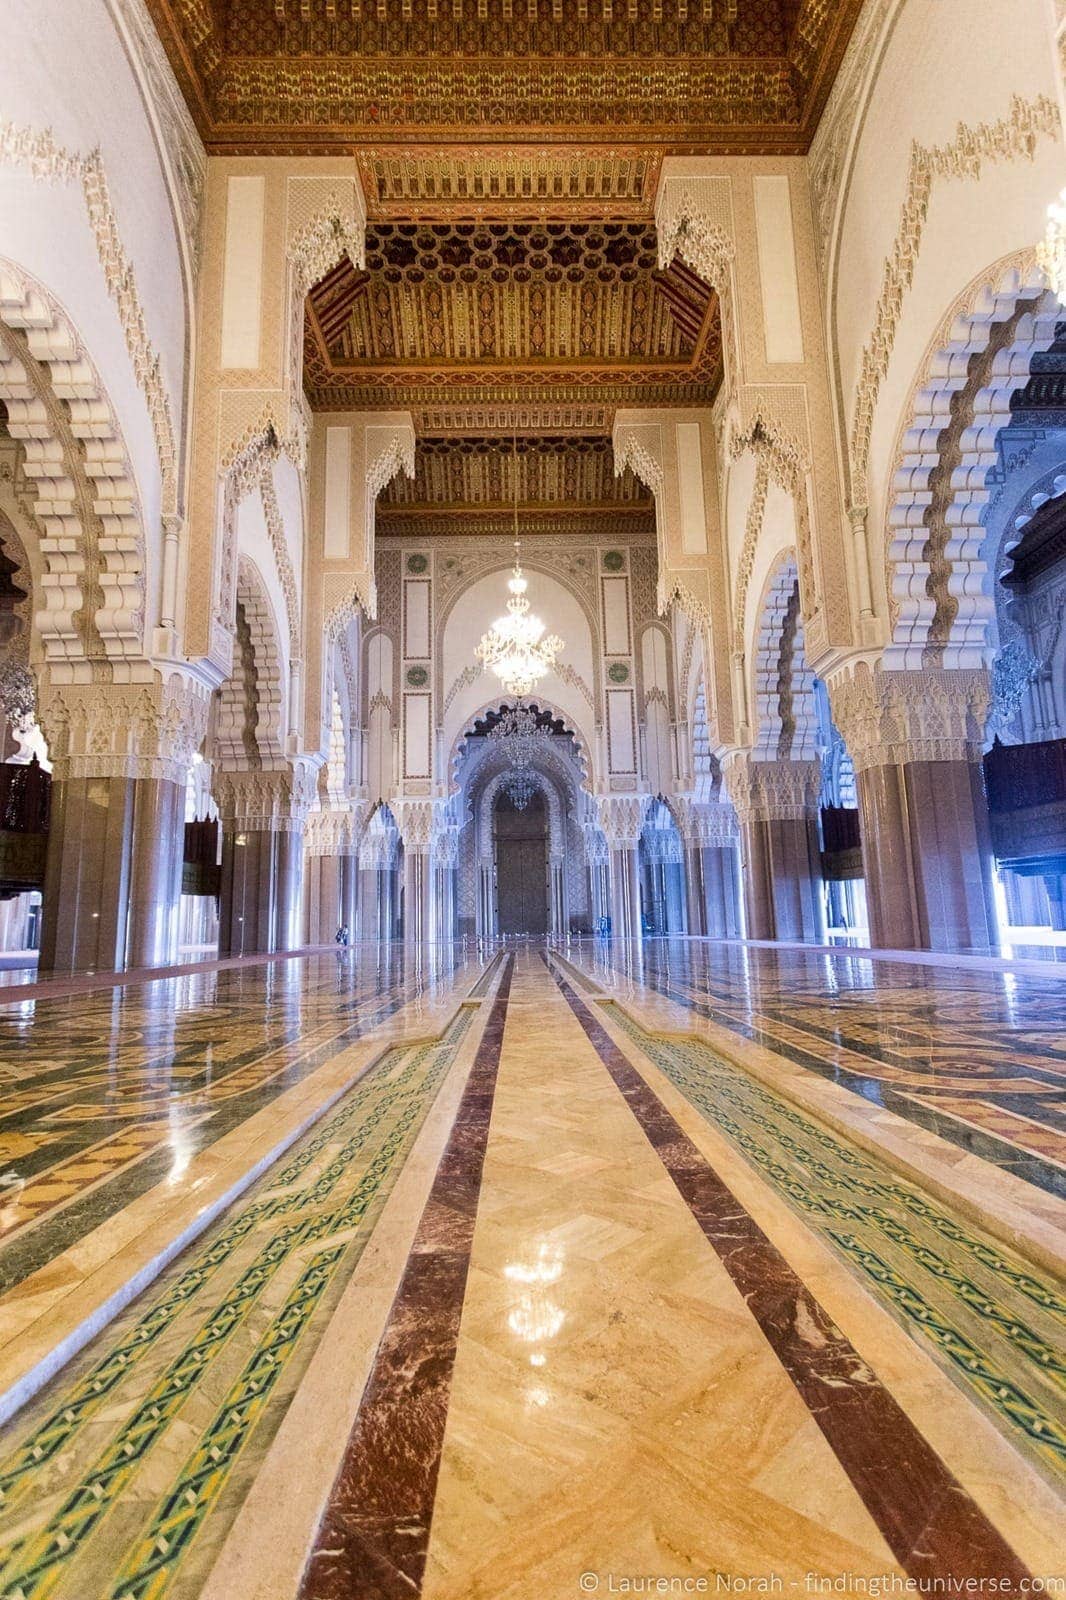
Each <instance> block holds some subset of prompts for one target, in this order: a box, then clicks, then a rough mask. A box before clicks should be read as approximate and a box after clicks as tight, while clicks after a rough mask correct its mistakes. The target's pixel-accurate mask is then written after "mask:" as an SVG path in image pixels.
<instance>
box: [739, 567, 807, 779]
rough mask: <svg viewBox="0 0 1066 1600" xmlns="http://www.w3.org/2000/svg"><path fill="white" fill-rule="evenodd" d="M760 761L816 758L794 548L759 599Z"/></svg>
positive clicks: (754, 690)
mask: <svg viewBox="0 0 1066 1600" xmlns="http://www.w3.org/2000/svg"><path fill="white" fill-rule="evenodd" d="M751 694H752V705H753V707H754V709H755V727H754V730H753V731H754V741H753V749H752V754H753V756H754V758H755V759H756V760H758V761H788V760H793V761H807V760H811V759H812V758H813V757H814V756H815V754H816V745H815V735H816V732H817V711H816V707H815V702H814V674H813V672H812V671H811V669H810V667H809V665H808V663H807V660H806V656H805V654H804V648H803V613H802V607H801V606H800V604H799V571H798V565H797V561H796V551H795V549H794V548H793V549H789V550H783V551H782V552H781V554H780V555H779V556H778V557H777V559H776V560H775V562H774V564H773V566H772V567H771V569H770V571H769V573H768V574H767V578H766V582H765V583H764V585H763V591H762V595H761V596H760V599H759V610H758V624H757V629H756V633H755V638H754V647H753V650H752V663H751Z"/></svg>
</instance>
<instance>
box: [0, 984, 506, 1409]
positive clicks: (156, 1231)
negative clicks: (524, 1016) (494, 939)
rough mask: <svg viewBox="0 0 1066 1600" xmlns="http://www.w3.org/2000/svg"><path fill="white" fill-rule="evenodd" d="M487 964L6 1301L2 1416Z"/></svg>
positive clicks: (333, 1065)
mask: <svg viewBox="0 0 1066 1600" xmlns="http://www.w3.org/2000/svg"><path fill="white" fill-rule="evenodd" d="M480 971H481V965H480V964H479V963H475V962H471V963H469V964H466V965H464V966H463V967H462V968H460V969H459V970H457V972H456V973H455V975H454V985H455V986H454V988H450V989H449V990H448V992H447V993H442V994H441V995H439V996H438V997H437V998H436V999H430V998H429V997H427V996H426V995H419V996H416V997H414V998H412V999H411V1000H409V1001H407V1002H405V1004H404V1005H403V1006H402V1007H401V1008H400V1010H399V1011H398V1012H397V1013H396V1014H395V1015H394V1016H392V1017H390V1018H389V1019H388V1021H387V1022H385V1023H382V1024H381V1025H380V1026H378V1027H376V1028H374V1029H373V1030H371V1031H370V1032H369V1033H368V1034H367V1035H366V1036H365V1037H364V1038H362V1039H360V1040H359V1041H358V1042H357V1043H356V1044H353V1045H351V1046H349V1047H348V1048H347V1049H345V1050H343V1051H341V1052H339V1053H338V1054H337V1055H336V1056H334V1057H333V1058H332V1059H331V1060H330V1061H328V1062H326V1063H325V1064H324V1065H323V1066H321V1067H319V1068H318V1069H317V1070H316V1071H315V1072H313V1073H310V1074H309V1075H308V1077H306V1078H305V1079H303V1080H302V1081H301V1082H299V1083H297V1084H295V1085H294V1086H293V1087H292V1088H291V1089H287V1090H285V1091H283V1093H281V1094H280V1095H279V1096H278V1097H277V1099H276V1100H274V1101H273V1102H272V1103H271V1104H270V1105H268V1106H264V1107H263V1108H262V1109H261V1110H260V1111H258V1112H256V1113H255V1114H254V1115H253V1116H251V1117H249V1118H248V1120H247V1121H246V1122H244V1123H242V1124H241V1125H239V1126H238V1127H236V1128H234V1129H232V1130H231V1131H230V1132H229V1133H228V1134H225V1135H224V1136H223V1137H222V1138H221V1139H219V1140H218V1141H217V1142H216V1143H215V1144H213V1145H211V1146H209V1147H208V1148H207V1149H206V1150H203V1151H201V1152H198V1153H197V1154H195V1155H194V1156H193V1157H192V1158H191V1159H190V1160H189V1163H188V1166H187V1167H183V1168H182V1169H181V1171H180V1175H179V1178H180V1181H177V1182H171V1181H170V1180H164V1181H163V1182H162V1183H159V1184H156V1185H155V1186H154V1187H153V1188H151V1189H149V1190H148V1191H147V1192H146V1193H145V1194H143V1195H141V1196H139V1197H138V1198H137V1199H136V1200H133V1201H131V1202H130V1204H129V1205H127V1206H125V1207H123V1209H122V1210H121V1211H119V1212H117V1213H116V1214H115V1215H113V1216H111V1217H108V1218H107V1220H106V1221H104V1222H102V1223H101V1224H100V1225H99V1227H97V1228H94V1229H93V1230H92V1232H90V1233H88V1234H87V1235H86V1236H85V1237H84V1238H83V1239H79V1240H78V1241H77V1242H76V1243H74V1244H72V1245H71V1246H70V1248H69V1249H68V1250H65V1251H64V1252H62V1254H60V1255H58V1256H56V1257H55V1258H54V1259H53V1260H51V1261H49V1262H47V1263H46V1264H45V1265H44V1266H42V1267H40V1268H39V1269H38V1270H37V1271H36V1272H34V1273H31V1274H30V1276H29V1277H27V1278H25V1279H24V1280H23V1281H22V1282H21V1283H20V1284H18V1285H16V1286H15V1287H14V1288H12V1289H11V1290H9V1291H8V1292H7V1293H6V1294H5V1295H3V1296H2V1297H0V1424H2V1423H4V1422H6V1421H8V1420H9V1419H10V1418H11V1417H12V1416H14V1415H15V1413H16V1412H17V1411H18V1409H19V1408H20V1407H21V1406H23V1405H25V1403H26V1401H27V1400H29V1399H30V1398H31V1397H32V1396H33V1395H34V1394H36V1393H37V1391H38V1390H39V1389H40V1388H41V1387H42V1386H43V1385H44V1384H45V1383H47V1381H48V1380H49V1378H51V1377H52V1376H53V1375H54V1374H55V1373H56V1372H58V1371H59V1369H60V1368H61V1367H62V1366H63V1365H64V1363H65V1362H67V1361H69V1360H70V1358H71V1357H72V1356H73V1355H75V1354H76V1353H77V1352H78V1351H79V1350H80V1349H82V1348H83V1347H84V1345H85V1344H87V1343H88V1341H89V1340H90V1339H92V1338H93V1337H95V1335H96V1334H98V1333H99V1332H100V1330H101V1329H102V1328H104V1327H106V1326H107V1324H108V1323H109V1322H110V1321H111V1320H112V1319H113V1318H114V1317H116V1316H117V1315H118V1314H119V1312H120V1311H122V1310H123V1309H124V1308H125V1307H126V1306H127V1305H129V1303H130V1301H131V1300H132V1299H133V1298H134V1297H135V1296H136V1295H137V1294H140V1293H141V1291H142V1290H143V1289H145V1288H146V1287H147V1286H148V1285H149V1284H150V1283H151V1282H152V1281H153V1279H154V1278H156V1277H158V1275H159V1274H160V1273H161V1272H162V1271H163V1270H164V1268H165V1267H167V1266H168V1265H169V1263H170V1262H171V1261H173V1260H174V1258H175V1256H176V1255H177V1254H178V1253H179V1252H180V1251H181V1250H183V1249H185V1248H186V1247H187V1246H188V1245H189V1244H191V1243H192V1242H193V1240H194V1239H196V1238H198V1237H199V1235H200V1234H201V1233H203V1231H204V1230H205V1229H206V1228H207V1227H209V1226H210V1224H211V1223H212V1222H213V1221H214V1220H215V1219H216V1217H218V1216H220V1215H221V1214H222V1212H223V1211H224V1210H225V1209H226V1207H227V1206H229V1205H231V1204H232V1203H233V1202H234V1201H235V1200H236V1199H237V1198H238V1197H239V1196H240V1195H241V1194H243V1193H244V1191H245V1190H246V1189H247V1188H248V1187H249V1186H250V1185H251V1184H252V1183H253V1182H254V1181H255V1179H256V1178H257V1177H259V1176H260V1174H261V1173H262V1172H264V1171H265V1170H266V1168H267V1167H268V1166H269V1165H270V1164H271V1162H273V1161H276V1160H277V1159H278V1157H279V1156H280V1155H282V1154H283V1153H284V1152H285V1151H286V1150H287V1149H288V1148H289V1146H290V1145H291V1144H293V1143H294V1142H295V1141H296V1140H297V1139H298V1138H299V1137H300V1136H301V1134H303V1133H304V1132H306V1130H307V1129H308V1128H309V1127H311V1126H312V1124H313V1123H315V1122H316V1121H318V1119H319V1118H320V1117H322V1116H324V1115H325V1113H326V1112H327V1111H328V1110H329V1109H330V1107H331V1106H333V1105H334V1104H335V1103H336V1101H337V1100H338V1099H339V1098H340V1097H341V1096H342V1095H344V1094H346V1093H347V1092H348V1090H349V1089H350V1088H351V1087H352V1086H353V1084H354V1083H355V1082H356V1081H357V1080H358V1079H359V1078H360V1077H361V1076H362V1075H363V1074H364V1073H365V1072H366V1070H367V1068H368V1067H369V1066H370V1065H371V1064H372V1063H373V1062H374V1061H376V1060H377V1059H378V1057H379V1056H380V1055H381V1053H382V1050H383V1049H385V1048H387V1046H388V1045H390V1044H414V1043H417V1042H419V1041H420V1040H421V1039H424V1038H433V1037H436V1036H437V1035H438V1034H439V1033H440V1032H441V1031H442V1030H443V1029H444V1028H445V1027H446V1026H447V1024H448V1022H449V1020H450V1019H451V1017H452V1016H453V1015H454V1014H455V1011H456V1009H457V1004H458V997H459V996H461V995H462V994H463V993H464V992H465V991H466V989H468V988H469V986H470V984H471V983H472V982H473V981H474V979H475V978H476V976H477V975H478V973H479V972H480Z"/></svg>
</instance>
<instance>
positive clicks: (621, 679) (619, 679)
mask: <svg viewBox="0 0 1066 1600" xmlns="http://www.w3.org/2000/svg"><path fill="white" fill-rule="evenodd" d="M607 676H608V678H609V679H610V681H611V682H612V683H628V682H629V668H628V666H627V665H626V663H625V662H624V661H612V662H611V664H610V666H609V667H608V668H607Z"/></svg>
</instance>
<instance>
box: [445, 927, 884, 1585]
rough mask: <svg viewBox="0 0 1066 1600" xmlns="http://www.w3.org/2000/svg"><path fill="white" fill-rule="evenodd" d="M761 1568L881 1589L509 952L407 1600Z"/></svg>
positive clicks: (698, 1253) (693, 1227) (735, 1305)
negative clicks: (461, 1279) (426, 1512)
mask: <svg viewBox="0 0 1066 1600" xmlns="http://www.w3.org/2000/svg"><path fill="white" fill-rule="evenodd" d="M771 1570H773V1571H777V1572H778V1573H781V1574H782V1575H783V1576H784V1577H785V1579H786V1581H787V1579H788V1578H789V1577H795V1578H797V1579H798V1580H799V1581H800V1582H801V1583H802V1581H803V1578H804V1574H806V1573H807V1572H809V1571H815V1572H823V1573H827V1574H837V1573H840V1572H842V1571H852V1572H863V1573H868V1574H872V1573H878V1574H881V1573H891V1572H898V1571H899V1569H898V1567H897V1566H896V1563H895V1562H894V1560H893V1557H892V1555H891V1552H890V1551H889V1549H888V1547H887V1545H886V1544H885V1542H884V1540H883V1538H882V1536H881V1534H880V1532H879V1530H878V1528H877V1527H876V1525H875V1523H874V1521H873V1519H872V1517H871V1516H870V1514H869V1512H868V1511H867V1509H866V1507H865V1506H864V1505H863V1503H862V1501H861V1499H860V1497H859V1495H858V1493H857V1492H856V1490H855V1489H854V1488H853V1486H852V1484H851V1482H850V1481H849V1479H848V1478H847V1476H846V1474H845V1472H844V1470H843V1468H842V1467H841V1465H840V1463H839V1461H838V1460H837V1458H836V1456H835V1455H834V1454H833V1452H832V1450H831V1449H830V1448H829V1445H828V1444H827V1443H826V1441H825V1438H824V1437H823V1435H822V1433H821V1432H820V1431H819V1429H818V1427H817V1425H816V1423H815V1422H814V1421H813V1419H812V1417H811V1415H810V1413H809V1412H808V1410H807V1408H806V1406H805V1405H804V1404H803V1402H802V1401H801V1400H800V1398H799V1396H798V1394H797V1392H796V1390H795V1389H794V1387H793V1385H792V1383H791V1382H790V1380H789V1378H788V1377H787V1375H786V1374H785V1372H784V1370H783V1368H782V1367H781V1365H780V1363H779V1362H778V1361H777V1359H776V1358H775V1356H774V1355H773V1353H772V1351H771V1350H770V1347H769V1345H768V1344H767V1342H766V1340H765V1339H764V1338H763V1336H762V1334H761V1332H760V1331H759V1329H758V1327H757V1325H756V1324H755V1323H754V1321H753V1319H752V1317H751V1315H750V1313H749V1312H748V1310H747V1308H746V1306H745V1303H744V1301H743V1299H742V1297H741V1296H740V1294H739V1293H738V1291H737V1290H736V1288H735V1287H734V1285H733V1283H732V1281H731V1279H730V1278H729V1276H728V1274H727V1273H726V1271H725V1269H724V1268H723V1266H722V1265H721V1263H720V1261H719V1260H718V1259H717V1257H716V1256H715V1254H714V1252H713V1251H712V1250H711V1249H710V1248H709V1247H708V1244H707V1241H706V1240H705V1238H704V1237H703V1234H702V1232H701V1231H700V1228H699V1226H698V1225H697V1223H696V1222H695V1220H694V1218H693V1217H692V1214H691V1213H690V1211H689V1210H688V1208H687V1207H686V1205H685V1203H684V1202H683V1200H682V1199H681V1198H680V1196H679V1195H678V1193H677V1190H676V1188H675V1187H674V1185H673V1183H672V1182H671V1180H670V1178H669V1176H668V1174H667V1173H666V1170H665V1169H664V1167H663V1165H662V1162H661V1161H660V1160H659V1158H658V1157H657V1156H656V1154H655V1152H654V1151H653V1150H652V1148H651V1147H650V1146H649V1144H648V1142H647V1140H646V1139H645V1137H644V1135H643V1133H642V1132H641V1129H640V1128H639V1126H638V1125H637V1123H636V1122H635V1120H634V1118H633V1116H632V1114H631V1113H630V1111H629V1109H628V1107H627V1105H626V1103H625V1101H624V1100H623V1098H622V1097H621V1095H620V1094H619V1093H618V1091H617V1089H616V1088H615V1086H614V1084H613V1083H612V1081H611V1079H610V1077H609V1076H608V1074H607V1072H606V1070H605V1069H604V1067H603V1065H602V1064H601V1062H600V1061H599V1059H598V1057H597V1056H596V1054H595V1052H594V1051H593V1049H592V1048H591V1046H590V1045H589V1044H588V1042H587V1040H586V1039H585V1036H584V1034H583V1032H582V1030H581V1028H580V1027H579V1025H578V1024H577V1022H576V1021H575V1020H574V1018H573V1017H572V1015H571V1013H570V1011H569V1009H568V1008H567V1006H566V1004H565V1002H564V1001H563V999H562V997H561V995H560V992H559V990H558V989H557V988H556V986H555V985H554V984H553V983H552V981H551V979H550V977H549V975H548V973H547V971H546V969H545V968H544V966H543V964H542V963H540V962H539V960H535V958H531V957H520V958H519V964H518V970H517V971H516V974H515V982H514V986H513V988H512V997H511V1007H510V1011H509V1015H508V1024H507V1029H506V1032H505V1035H504V1046H503V1056H502V1061H501V1067H500V1077H499V1083H498V1087H497V1092H496V1106H495V1111H494V1115H493V1122H492V1130H491V1135H490V1140H489V1147H488V1153H487V1157H486V1162H485V1170H484V1178H483V1185H482V1193H481V1202H480V1208H479V1213H478V1223H477V1230H476V1233H475V1239H474V1251H473V1258H472V1261H471V1270H470V1278H469V1282H468V1286H467V1293H466V1301H465V1305H464V1312H463V1322H462V1331H461V1337H460V1342H459V1350H458V1356H457V1360H456V1366H455V1373H454V1379H453V1385H452V1397H451V1407H450V1411H449V1419H448V1428H447V1432H446V1436H445V1445H444V1455H443V1460H442V1463H441V1472H440V1479H439V1486H438V1493H437V1502H436V1509H435V1512H434V1518H433V1525H432V1537H431V1542H430V1550H429V1562H428V1567H427V1571H426V1577H425V1583H424V1587H423V1595H424V1596H425V1597H426V1600H529V1597H532V1596H536V1597H537V1600H563V1597H567V1600H568V1597H571V1596H573V1595H575V1594H577V1593H580V1592H581V1591H580V1588H579V1582H580V1579H581V1575H582V1574H583V1573H586V1572H587V1573H592V1574H596V1575H598V1577H599V1578H600V1580H601V1582H602V1586H603V1590H604V1591H605V1592H607V1579H608V1575H613V1576H614V1577H615V1578H616V1579H620V1578H621V1577H624V1576H626V1575H633V1574H655V1575H659V1576H664V1577H678V1578H686V1577H689V1578H697V1577H701V1576H706V1575H710V1574H714V1573H715V1572H718V1571H722V1572H727V1573H733V1574H750V1575H756V1574H761V1573H767V1572H770V1571H771ZM712 1582H713V1579H712ZM589 1592H592V1591H591V1589H590V1590H589Z"/></svg>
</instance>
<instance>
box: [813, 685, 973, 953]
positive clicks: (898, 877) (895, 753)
mask: <svg viewBox="0 0 1066 1600" xmlns="http://www.w3.org/2000/svg"><path fill="white" fill-rule="evenodd" d="M829 692H830V697H831V701H832V706H833V716H834V719H835V720H836V723H837V726H838V727H839V729H840V731H841V733H842V734H843V735H844V739H845V741H846V743H847V746H848V751H849V753H850V755H851V758H852V761H853V762H854V764H855V773H856V779H857V788H858V797H859V820H860V826H861V830H862V856H863V870H864V874H865V878H866V902H867V906H868V909H869V916H870V939H871V942H872V943H873V944H874V945H876V946H880V947H882V948H886V949H896V950H913V949H927V950H968V951H978V952H980V951H990V950H995V949H996V948H997V944H998V937H997V930H996V919H995V902H994V899H993V894H992V840H991V833H990V829H989V822H988V802H987V799H986V796H985V788H984V772H983V768H982V765H981V752H982V745H983V736H984V726H985V720H986V717H987V712H988V704H989V693H990V692H989V684H988V675H987V673H986V672H984V671H983V669H982V670H977V669H974V670H970V669H965V670H963V669H955V670H952V669H944V668H940V667H927V668H924V669H923V670H921V671H887V672H886V671H882V670H880V669H879V668H873V667H871V666H870V665H869V664H868V663H866V662H862V661H860V662H857V663H846V664H845V665H844V666H843V667H842V668H840V669H838V671H837V672H835V673H834V674H833V675H832V677H831V678H830V680H829Z"/></svg>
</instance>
